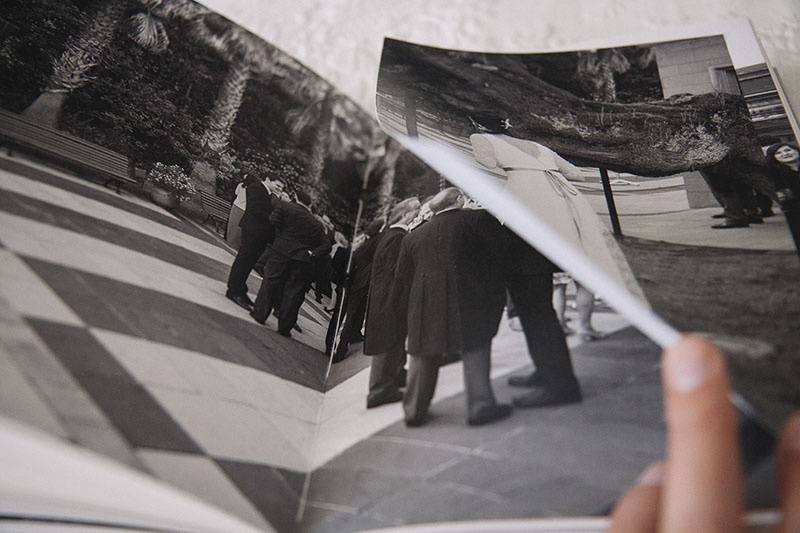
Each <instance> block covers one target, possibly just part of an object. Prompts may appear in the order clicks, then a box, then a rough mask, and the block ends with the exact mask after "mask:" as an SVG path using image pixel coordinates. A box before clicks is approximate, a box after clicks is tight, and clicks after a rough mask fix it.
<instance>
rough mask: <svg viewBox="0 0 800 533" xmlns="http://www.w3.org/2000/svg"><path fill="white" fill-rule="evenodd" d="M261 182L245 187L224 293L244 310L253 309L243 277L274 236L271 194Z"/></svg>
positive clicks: (245, 276)
mask: <svg viewBox="0 0 800 533" xmlns="http://www.w3.org/2000/svg"><path fill="white" fill-rule="evenodd" d="M265 181H266V178H265ZM265 181H259V180H254V181H253V182H251V183H250V184H248V185H247V188H246V189H245V192H246V195H247V205H246V207H245V210H244V215H242V219H241V221H240V222H239V227H241V228H242V244H241V246H239V251H238V253H237V254H236V259H234V261H233V265H231V271H230V274H229V275H228V290H227V292H226V293H225V296H226V297H227V298H228V299H230V300H232V301H234V302H235V303H236V304H238V305H239V306H241V307H243V308H244V309H247V310H248V311H249V310H251V309H252V308H253V302H252V301H251V300H250V297H249V296H247V278H248V276H249V275H250V271H251V270H252V269H253V266H254V265H255V264H256V261H258V258H259V257H260V256H261V254H262V253H263V252H264V250H265V249H266V247H267V245H268V244H269V243H270V242H271V241H272V239H273V237H274V231H273V228H272V224H271V223H270V214H271V213H272V195H271V194H270V192H269V190H268V189H267V185H266V183H265Z"/></svg>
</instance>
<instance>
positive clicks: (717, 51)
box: [654, 35, 731, 98]
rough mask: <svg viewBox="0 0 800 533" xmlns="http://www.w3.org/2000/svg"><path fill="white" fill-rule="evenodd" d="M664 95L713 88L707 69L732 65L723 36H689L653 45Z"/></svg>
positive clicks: (707, 90)
mask: <svg viewBox="0 0 800 533" xmlns="http://www.w3.org/2000/svg"><path fill="white" fill-rule="evenodd" d="M654 48H655V53H656V62H657V63H658V74H659V76H660V77H661V86H662V88H663V90H664V97H665V98H669V97H670V96H672V95H675V94H681V93H690V94H703V93H708V92H713V91H714V86H713V85H712V81H711V76H710V75H709V71H708V69H709V68H711V67H725V66H729V65H731V58H730V55H728V49H727V47H726V46H725V39H723V38H722V36H721V35H720V36H715V37H707V38H703V39H689V40H685V41H676V42H672V43H665V44H659V45H657V46H655V47H654Z"/></svg>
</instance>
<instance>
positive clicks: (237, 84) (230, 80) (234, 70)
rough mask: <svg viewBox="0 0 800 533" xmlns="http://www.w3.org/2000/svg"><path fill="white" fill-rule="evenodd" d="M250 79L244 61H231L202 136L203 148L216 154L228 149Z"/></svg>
mask: <svg viewBox="0 0 800 533" xmlns="http://www.w3.org/2000/svg"><path fill="white" fill-rule="evenodd" d="M249 79H250V66H249V64H248V63H247V62H246V61H243V60H238V61H233V62H232V63H231V65H230V67H228V72H227V74H226V76H225V79H224V80H223V82H222V86H221V87H220V89H219V93H218V94H217V99H216V101H215V102H214V108H213V109H212V110H211V113H210V115H209V118H208V124H207V126H206V131H205V133H204V134H203V146H204V147H205V148H207V149H209V150H212V151H213V152H215V153H217V154H221V153H222V152H224V151H225V149H226V148H227V147H228V141H229V140H230V136H231V128H233V124H234V123H235V122H236V116H237V115H238V114H239V108H240V107H241V105H242V98H243V97H244V91H245V89H246V88H247V81H248V80H249Z"/></svg>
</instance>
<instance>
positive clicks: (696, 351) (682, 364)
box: [664, 343, 709, 392]
mask: <svg viewBox="0 0 800 533" xmlns="http://www.w3.org/2000/svg"><path fill="white" fill-rule="evenodd" d="M664 366H665V370H666V378H667V385H668V386H669V387H670V388H671V389H673V390H675V391H678V392H690V391H693V390H694V389H696V388H697V387H699V386H700V385H702V384H703V382H704V381H705V380H706V378H707V377H708V373H709V367H708V355H706V353H705V352H704V350H703V349H702V347H701V346H697V345H696V344H694V343H683V344H681V345H679V346H675V347H673V348H671V349H669V350H667V354H666V357H665V361H664Z"/></svg>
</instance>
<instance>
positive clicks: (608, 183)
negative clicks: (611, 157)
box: [600, 168, 622, 237]
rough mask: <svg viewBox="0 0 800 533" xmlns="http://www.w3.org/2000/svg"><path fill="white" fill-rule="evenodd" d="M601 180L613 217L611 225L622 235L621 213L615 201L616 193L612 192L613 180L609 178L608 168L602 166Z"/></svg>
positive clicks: (617, 233) (610, 213)
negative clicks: (619, 213)
mask: <svg viewBox="0 0 800 533" xmlns="http://www.w3.org/2000/svg"><path fill="white" fill-rule="evenodd" d="M600 181H601V182H602V183H603V193H605V195H606V205H607V206H608V216H609V217H610V218H611V227H612V228H613V229H614V235H616V236H617V237H622V227H621V226H620V225H619V215H618V214H617V206H616V204H615V203H614V193H613V192H611V181H610V180H609V179H608V170H606V169H604V168H600Z"/></svg>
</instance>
